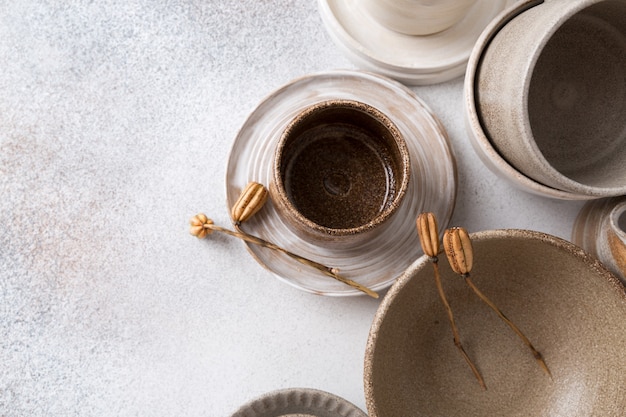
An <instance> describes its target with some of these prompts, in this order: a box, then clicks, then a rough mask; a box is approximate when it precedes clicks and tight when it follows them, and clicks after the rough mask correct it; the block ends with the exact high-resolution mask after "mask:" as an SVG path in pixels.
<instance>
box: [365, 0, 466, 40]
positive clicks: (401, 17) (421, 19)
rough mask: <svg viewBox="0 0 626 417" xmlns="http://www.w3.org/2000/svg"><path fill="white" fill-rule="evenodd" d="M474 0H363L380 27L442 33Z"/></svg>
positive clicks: (405, 32)
mask: <svg viewBox="0 0 626 417" xmlns="http://www.w3.org/2000/svg"><path fill="white" fill-rule="evenodd" d="M476 1H477V0H363V1H362V2H361V6H362V7H364V9H365V10H366V11H367V13H368V14H369V15H370V16H371V17H373V18H374V19H375V20H376V21H378V22H379V23H380V24H382V25H383V26H385V27H387V28H389V29H391V30H394V31H396V32H400V33H404V34H407V35H430V34H433V33H437V32H441V31H443V30H446V29H448V28H450V27H451V26H453V25H454V24H455V23H457V22H459V21H460V20H462V19H463V17H464V16H465V15H466V14H467V12H468V11H469V9H470V8H471V7H472V6H473V5H474V3H476Z"/></svg>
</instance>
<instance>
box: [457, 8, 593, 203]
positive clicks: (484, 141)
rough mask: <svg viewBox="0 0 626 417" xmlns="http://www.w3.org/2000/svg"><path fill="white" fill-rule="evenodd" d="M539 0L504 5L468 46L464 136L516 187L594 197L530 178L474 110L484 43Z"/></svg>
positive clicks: (575, 197)
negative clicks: (501, 148)
mask: <svg viewBox="0 0 626 417" xmlns="http://www.w3.org/2000/svg"><path fill="white" fill-rule="evenodd" d="M542 1H543V0H522V1H519V2H518V3H516V4H514V5H513V6H511V7H509V8H507V9H506V10H504V11H503V12H502V13H500V14H499V15H498V16H497V17H495V18H494V19H493V20H492V21H491V23H490V24H489V25H487V27H486V28H485V30H484V31H483V32H482V34H481V35H480V37H479V38H478V40H477V41H476V44H475V45H474V49H473V50H472V53H471V56H470V58H469V62H468V64H467V70H466V73H465V81H464V87H463V90H464V91H463V94H464V101H465V103H464V116H465V125H466V129H467V133H468V138H469V140H470V143H471V145H472V147H473V148H474V150H475V151H476V153H477V155H478V157H479V158H480V159H481V161H482V162H483V163H484V164H485V165H486V166H487V167H488V168H489V169H490V170H491V171H492V172H493V173H494V174H496V175H497V176H499V177H501V178H502V179H504V180H505V181H507V182H509V183H510V184H511V185H513V186H514V187H516V188H518V189H520V190H523V191H525V192H528V193H531V194H535V195H539V196H543V197H548V198H553V199H558V200H591V199H595V198H597V197H595V196H590V195H586V194H580V193H573V192H569V191H563V190H560V189H557V188H554V187H550V186H548V185H545V184H543V183H540V182H538V181H536V180H534V179H533V178H531V177H529V176H527V175H526V174H524V173H523V172H521V171H520V170H519V169H517V168H516V167H515V166H513V165H512V164H511V163H510V162H509V161H508V160H506V159H505V157H504V156H503V155H502V154H501V153H500V152H499V150H498V149H497V148H496V146H495V145H494V144H493V143H492V141H491V139H490V137H489V136H488V134H487V131H486V128H485V126H484V122H483V120H482V116H481V115H480V114H479V112H478V108H477V106H478V103H477V98H476V96H477V90H476V77H477V75H478V68H479V66H480V65H481V63H482V57H483V53H484V51H485V49H486V47H487V45H489V44H490V42H491V40H492V39H493V37H494V36H495V35H496V34H497V33H498V32H499V30H500V28H501V27H502V26H504V25H506V24H507V22H509V21H510V20H512V19H513V18H515V17H516V16H517V15H519V14H520V13H523V12H524V11H525V10H527V9H528V8H530V7H534V6H536V5H537V4H539V3H541V2H542Z"/></svg>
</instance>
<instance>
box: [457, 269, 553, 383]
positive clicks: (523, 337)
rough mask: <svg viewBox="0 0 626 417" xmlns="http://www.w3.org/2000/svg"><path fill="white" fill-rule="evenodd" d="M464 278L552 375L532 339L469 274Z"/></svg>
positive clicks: (542, 367) (540, 364) (547, 372)
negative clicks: (482, 290) (479, 287)
mask: <svg viewBox="0 0 626 417" xmlns="http://www.w3.org/2000/svg"><path fill="white" fill-rule="evenodd" d="M463 278H464V279H465V282H466V283H467V285H468V286H469V287H470V288H471V289H472V290H473V291H474V293H475V294H476V295H477V296H478V298H480V299H481V300H482V301H483V302H484V303H485V304H487V305H488V306H489V307H490V308H491V309H492V310H493V311H495V312H496V314H497V315H498V316H499V317H500V318H501V319H502V321H504V322H505V323H506V324H507V325H508V326H509V327H510V328H511V329H512V330H513V331H514V332H515V333H516V334H517V335H518V336H519V338H520V339H522V341H523V342H524V344H525V345H526V346H528V348H529V349H530V350H531V351H532V353H533V356H534V358H535V360H536V361H537V363H538V364H539V366H540V367H541V369H543V370H544V371H545V373H546V374H548V376H550V377H552V373H551V372H550V369H549V368H548V365H547V364H546V362H545V361H544V359H543V356H542V355H541V353H540V352H539V351H538V350H537V349H535V347H534V346H533V344H532V343H531V342H530V340H528V338H527V337H526V336H525V335H524V333H522V331H521V330H520V329H519V328H518V327H517V326H516V325H515V324H514V323H513V322H512V321H511V320H509V318H508V317H506V316H505V315H504V313H503V312H502V310H500V309H499V308H498V307H497V306H496V305H495V304H494V303H493V302H492V301H491V300H490V299H489V298H487V296H486V295H485V294H483V293H482V292H481V291H480V290H479V289H478V287H476V285H474V283H473V282H472V280H471V279H470V275H469V274H464V275H463Z"/></svg>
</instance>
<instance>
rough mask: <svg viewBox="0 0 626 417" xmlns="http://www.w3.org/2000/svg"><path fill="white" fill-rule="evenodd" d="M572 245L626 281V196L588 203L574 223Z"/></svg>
mask: <svg viewBox="0 0 626 417" xmlns="http://www.w3.org/2000/svg"><path fill="white" fill-rule="evenodd" d="M572 242H574V243H575V244H577V245H579V246H581V247H582V248H583V249H585V250H586V251H588V252H589V253H591V254H592V255H594V256H596V257H597V258H598V259H600V260H601V261H602V262H603V263H604V264H605V265H606V266H607V267H608V268H609V269H610V270H611V271H613V273H615V274H616V275H617V276H619V277H620V278H621V279H622V281H623V282H626V196H622V197H614V198H605V199H600V200H594V201H590V202H588V203H587V204H585V205H584V206H583V208H582V209H581V210H580V213H579V214H578V217H577V218H576V222H575V223H574V228H573V231H572Z"/></svg>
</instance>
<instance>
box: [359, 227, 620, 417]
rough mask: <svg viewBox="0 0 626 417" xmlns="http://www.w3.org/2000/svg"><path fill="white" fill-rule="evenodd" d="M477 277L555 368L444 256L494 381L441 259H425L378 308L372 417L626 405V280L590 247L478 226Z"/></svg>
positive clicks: (510, 414) (604, 411)
mask: <svg viewBox="0 0 626 417" xmlns="http://www.w3.org/2000/svg"><path fill="white" fill-rule="evenodd" d="M471 236H472V241H473V247H474V268H473V270H472V274H471V276H472V279H473V281H474V283H475V284H476V286H477V287H478V288H479V289H481V290H482V291H483V293H485V295H487V297H489V298H490V299H491V300H492V301H493V302H494V303H495V304H496V305H497V306H498V307H500V308H501V310H503V312H504V314H505V315H507V316H508V318H509V319H511V320H512V321H513V322H514V323H515V324H516V325H517V326H519V328H521V329H522V331H523V332H524V333H525V334H526V336H527V337H528V338H529V339H530V340H531V341H532V342H533V344H534V345H535V347H536V348H537V349H538V350H539V351H540V352H541V353H542V354H543V356H544V358H545V360H546V362H547V364H548V366H549V367H550V370H551V372H552V378H550V377H548V376H547V375H546V374H545V373H544V372H543V371H542V369H541V368H540V367H539V366H538V364H537V363H536V362H535V360H534V359H533V356H532V355H531V353H530V350H529V349H528V348H527V347H526V346H525V345H524V344H523V343H522V342H521V340H520V339H519V338H518V337H517V336H516V335H515V333H513V332H512V331H511V329H510V328H509V327H508V326H506V325H505V324H504V323H503V322H502V321H501V320H500V319H499V318H498V316H497V315H496V314H495V313H494V312H493V311H492V310H490V309H489V308H488V307H487V306H486V305H485V304H483V303H482V302H481V301H480V300H479V299H478V298H477V297H476V295H475V294H474V293H473V292H472V291H471V290H469V289H468V287H467V286H466V285H465V283H464V280H463V279H462V278H460V277H459V276H458V275H455V274H454V273H453V272H452V271H451V270H450V268H449V265H448V262H447V261H446V260H445V257H443V256H442V259H440V261H439V264H440V269H441V274H442V282H443V286H444V289H445V292H446V294H447V297H448V300H449V302H450V304H451V308H452V310H453V312H454V313H455V318H456V321H457V325H458V328H459V333H460V335H461V342H462V343H463V345H464V347H465V349H466V351H467V353H468V355H469V356H470V357H471V358H472V360H473V361H474V363H475V364H476V366H477V367H478V369H479V371H480V372H481V373H482V375H483V377H484V379H485V382H486V385H487V390H486V391H485V390H482V389H481V388H480V386H479V384H478V383H477V380H476V379H475V378H474V375H473V374H472V373H471V371H470V369H469V367H468V366H467V364H466V363H465V361H464V360H463V358H462V357H461V355H460V354H459V352H458V351H457V349H456V347H455V345H454V343H453V337H452V332H451V329H450V325H449V322H448V318H447V316H446V312H445V310H444V307H443V305H442V302H441V300H440V298H439V296H438V293H437V290H436V286H435V282H434V278H433V268H432V265H431V264H430V262H429V261H428V259H427V258H426V257H422V258H420V259H418V260H417V261H416V262H415V263H414V264H413V265H412V266H411V267H410V268H409V269H408V270H407V271H406V273H405V274H404V275H403V276H402V277H400V278H399V279H398V281H397V282H396V283H395V284H394V285H393V287H392V288H391V289H390V290H389V292H388V294H387V295H386V297H385V298H384V300H383V302H382V303H381V305H380V307H379V310H378V311H377V313H376V316H375V319H374V322H373V325H372V328H371V331H370V337H369V340H368V344H367V348H366V354H365V372H364V380H365V396H366V401H367V408H368V412H369V415H370V417H395V416H409V415H410V416H446V417H454V416H459V417H461V416H462V417H484V416H507V417H515V416H520V417H521V416H564V417H565V416H567V417H583V416H584V417H588V416H592V415H593V416H623V415H626V396H625V395H624V387H626V372H625V371H626V355H625V354H624V346H626V320H624V317H626V290H625V288H624V287H623V286H622V284H621V283H620V281H619V280H618V279H617V278H616V277H615V276H614V275H612V274H611V273H610V272H609V271H608V270H607V269H606V268H605V267H604V266H603V265H602V264H601V263H600V262H599V261H597V260H595V258H593V257H592V256H590V255H588V254H587V253H586V252H584V251H583V250H582V249H580V248H579V247H577V246H575V245H573V244H571V243H569V242H566V241H564V240H561V239H559V238H555V237H553V236H549V235H545V234H543V233H539V232H532V231H522V230H496V231H486V232H480V233H475V234H472V235H471Z"/></svg>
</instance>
